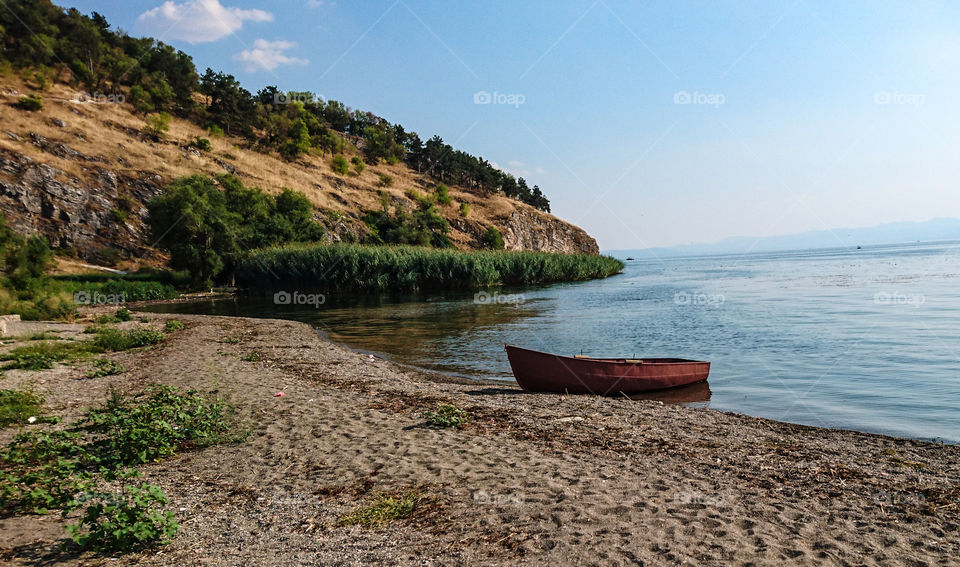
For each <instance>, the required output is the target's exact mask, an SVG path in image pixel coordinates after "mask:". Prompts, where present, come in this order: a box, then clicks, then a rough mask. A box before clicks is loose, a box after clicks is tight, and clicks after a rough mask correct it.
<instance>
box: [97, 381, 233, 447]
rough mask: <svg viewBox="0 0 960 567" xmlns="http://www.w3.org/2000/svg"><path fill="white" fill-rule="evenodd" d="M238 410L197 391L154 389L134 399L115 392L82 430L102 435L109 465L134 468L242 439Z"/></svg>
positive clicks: (100, 436)
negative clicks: (236, 427)
mask: <svg viewBox="0 0 960 567" xmlns="http://www.w3.org/2000/svg"><path fill="white" fill-rule="evenodd" d="M233 425H234V423H233V408H232V406H230V405H228V404H227V403H226V401H224V400H222V399H219V398H212V397H207V396H204V395H202V394H200V393H199V392H197V391H196V390H185V391H184V390H180V389H178V388H175V387H172V386H153V387H151V388H149V389H148V390H146V391H145V392H144V393H142V394H140V395H139V396H137V397H135V398H126V397H124V396H122V395H120V394H119V393H117V392H116V391H113V392H111V395H110V398H109V399H108V400H107V403H106V405H105V406H104V407H102V408H94V409H92V410H90V411H89V412H88V413H87V415H86V416H85V417H84V418H83V419H82V420H81V422H80V426H81V427H82V428H83V429H84V430H86V431H89V432H92V433H94V434H95V435H98V436H99V438H98V440H97V442H96V444H97V449H98V453H99V454H100V455H103V459H105V460H106V461H107V462H110V463H114V464H120V465H131V464H138V463H147V462H150V461H156V460H159V459H162V458H164V457H169V456H170V455H173V454H174V453H176V452H177V451H178V450H181V449H186V448H191V447H206V446H209V445H214V444H216V443H221V442H226V441H230V440H234V439H237V438H238V436H237V435H236V434H235V433H232V428H233Z"/></svg>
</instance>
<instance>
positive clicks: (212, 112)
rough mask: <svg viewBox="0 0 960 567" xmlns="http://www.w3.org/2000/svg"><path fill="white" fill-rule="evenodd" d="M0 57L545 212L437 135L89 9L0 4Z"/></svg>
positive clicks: (298, 146) (221, 127)
mask: <svg viewBox="0 0 960 567" xmlns="http://www.w3.org/2000/svg"><path fill="white" fill-rule="evenodd" d="M0 57H2V59H3V61H5V62H7V63H8V64H10V65H13V66H14V67H17V68H20V69H25V70H28V71H29V70H32V73H33V75H32V77H31V78H32V79H34V80H36V81H38V82H40V83H41V84H45V83H46V82H47V81H50V80H54V79H56V78H58V77H59V76H61V75H62V74H63V72H64V71H65V70H66V71H69V74H70V82H71V83H72V84H74V85H75V86H78V87H82V88H85V89H86V90H88V91H89V92H91V93H100V94H107V93H110V94H122V93H123V92H124V91H125V92H126V95H125V96H126V101H127V102H129V103H130V104H132V105H133V107H134V108H135V109H136V110H137V111H138V112H141V113H151V112H170V113H174V114H176V115H178V116H181V117H184V118H188V119H191V120H193V121H195V122H197V123H198V124H201V125H203V126H205V127H207V128H208V129H210V130H214V131H223V132H225V133H227V134H230V135H235V136H241V137H244V138H247V139H248V140H250V142H251V144H253V145H254V146H256V147H258V148H259V149H261V150H265V151H270V150H275V151H277V152H279V153H280V155H281V156H283V157H284V158H285V159H288V160H294V159H296V158H297V157H298V156H300V155H301V154H305V153H308V152H317V153H319V154H321V155H327V154H328V153H329V154H331V155H336V154H339V153H341V152H343V151H344V149H345V148H346V147H347V145H348V144H350V145H353V146H355V147H357V148H358V149H360V151H362V153H363V157H364V160H365V161H366V162H367V163H370V164H374V165H375V164H377V163H379V162H380V161H381V160H383V161H386V162H388V163H391V164H392V163H399V162H405V163H406V164H407V165H408V166H409V167H411V168H413V169H415V170H417V172H419V173H423V174H426V175H429V176H431V177H432V178H434V179H436V180H437V181H439V182H441V183H447V184H452V185H458V186H460V187H463V188H465V189H468V190H472V191H475V192H477V193H480V194H486V195H488V194H493V193H502V194H503V195H505V196H507V197H510V198H514V199H518V200H520V201H522V202H524V203H527V204H529V205H532V206H533V207H536V208H537V209H540V210H542V211H547V212H549V211H550V201H549V200H548V199H547V197H546V196H545V195H544V194H543V192H542V191H541V190H540V188H539V187H538V186H536V185H534V186H533V187H532V188H531V187H530V186H529V185H528V184H527V181H526V180H525V179H523V178H522V177H515V176H514V175H511V174H509V173H506V172H504V171H501V170H499V169H497V168H496V167H494V166H493V165H492V164H491V163H490V162H489V161H487V160H485V159H483V158H482V157H477V156H473V155H470V154H468V153H466V152H463V151H460V150H456V149H454V148H453V147H451V146H450V145H449V144H447V143H445V142H444V141H443V139H442V138H441V137H440V136H433V137H431V138H429V139H428V140H426V141H424V140H423V139H421V138H420V136H419V135H418V134H417V133H416V132H412V131H407V130H406V129H405V128H404V127H403V126H401V125H400V124H392V123H390V122H389V121H388V120H386V119H384V118H382V117H380V116H377V115H375V114H373V113H371V112H366V111H362V110H354V109H351V108H350V107H348V106H346V105H344V104H343V103H342V102H339V101H335V100H319V99H317V98H315V97H313V96H312V95H311V94H310V93H303V92H296V91H290V92H284V91H281V90H280V89H279V88H277V87H276V86H268V87H265V88H263V89H260V90H259V91H258V92H257V93H256V94H252V93H251V92H249V91H248V90H246V89H245V88H243V86H242V85H241V84H240V82H239V81H238V80H237V79H236V78H235V77H234V76H232V75H229V74H226V73H222V72H215V71H213V70H212V69H206V71H205V72H204V73H203V74H202V75H200V74H199V73H198V72H197V69H196V67H195V66H194V64H193V59H192V57H190V56H189V55H187V54H186V53H184V52H182V51H180V50H177V49H174V48H173V47H171V46H169V45H166V44H164V43H163V42H161V41H158V40H155V39H153V38H134V37H131V36H129V35H127V34H126V33H124V32H123V31H119V30H118V31H112V30H111V29H110V25H109V23H108V22H107V20H106V18H104V17H103V16H102V15H100V14H98V13H96V12H94V13H93V14H91V15H90V16H86V15H84V14H82V13H80V12H79V11H78V10H76V9H73V8H71V9H69V10H64V9H62V8H60V7H58V6H55V5H54V4H53V3H52V2H50V0H19V1H18V2H14V3H9V4H7V6H6V7H5V9H4V10H0ZM195 95H199V96H195ZM198 99H200V100H202V102H200V103H198V102H197V100H198Z"/></svg>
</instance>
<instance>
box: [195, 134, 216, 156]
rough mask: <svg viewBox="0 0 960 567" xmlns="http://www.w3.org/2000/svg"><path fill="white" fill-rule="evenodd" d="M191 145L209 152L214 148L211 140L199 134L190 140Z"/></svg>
mask: <svg viewBox="0 0 960 567" xmlns="http://www.w3.org/2000/svg"><path fill="white" fill-rule="evenodd" d="M190 145H191V146H193V147H194V148H197V149H198V150H200V151H201V152H209V151H210V150H212V149H213V145H212V144H211V143H210V140H208V139H206V138H201V137H199V136H197V137H195V138H194V139H192V140H190Z"/></svg>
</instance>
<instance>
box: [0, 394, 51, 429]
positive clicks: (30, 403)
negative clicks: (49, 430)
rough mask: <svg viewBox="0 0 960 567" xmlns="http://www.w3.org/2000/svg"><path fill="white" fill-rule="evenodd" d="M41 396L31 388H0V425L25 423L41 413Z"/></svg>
mask: <svg viewBox="0 0 960 567" xmlns="http://www.w3.org/2000/svg"><path fill="white" fill-rule="evenodd" d="M43 401H44V400H43V396H42V395H41V394H38V393H36V392H34V391H33V390H32V389H26V390H0V427H7V426H8V425H15V424H21V425H22V424H25V423H28V420H29V419H30V418H31V417H32V418H39V417H41V414H42V413H43Z"/></svg>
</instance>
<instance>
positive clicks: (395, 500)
mask: <svg viewBox="0 0 960 567" xmlns="http://www.w3.org/2000/svg"><path fill="white" fill-rule="evenodd" d="M425 503H426V499H425V498H424V497H423V495H422V494H421V493H420V492H419V491H418V490H408V491H406V492H402V493H399V494H385V493H381V494H378V495H377V497H376V498H375V499H374V500H373V501H372V502H370V503H368V504H365V505H362V506H358V507H357V508H355V509H354V510H352V511H351V512H350V513H348V514H345V515H343V516H341V517H340V518H339V519H338V520H337V525H338V526H364V527H368V528H369V527H377V526H382V525H383V524H387V523H389V522H393V521H396V520H404V519H407V518H410V517H412V516H413V515H414V514H416V512H417V511H418V510H419V509H420V508H421V507H422V506H423V505H424V504H425Z"/></svg>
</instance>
